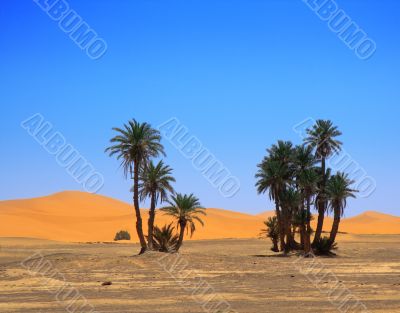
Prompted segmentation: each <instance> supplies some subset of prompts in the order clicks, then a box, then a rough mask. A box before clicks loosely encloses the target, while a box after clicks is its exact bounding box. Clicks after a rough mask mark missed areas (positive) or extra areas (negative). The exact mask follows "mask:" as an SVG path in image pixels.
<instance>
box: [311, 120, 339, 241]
mask: <svg viewBox="0 0 400 313" xmlns="http://www.w3.org/2000/svg"><path fill="white" fill-rule="evenodd" d="M307 134H308V137H307V138H305V140H304V143H305V144H308V145H309V146H310V147H312V148H314V149H315V155H316V157H317V158H318V160H320V161H321V175H322V179H321V182H320V186H319V194H318V199H317V209H318V224H317V229H316V231H315V237H314V242H313V244H314V243H316V242H317V241H318V240H319V239H320V238H321V233H322V227H323V225H324V217H325V213H326V209H327V199H326V195H325V186H326V182H327V177H326V159H327V158H328V157H329V156H331V155H332V154H333V153H335V152H339V151H340V150H341V145H342V143H341V142H340V141H338V140H336V139H335V137H338V136H340V135H341V134H342V133H341V132H340V131H339V130H338V128H337V127H336V126H334V125H333V123H332V122H331V121H330V120H317V121H316V123H315V125H314V126H313V127H312V128H311V129H307Z"/></svg>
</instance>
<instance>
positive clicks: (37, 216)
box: [0, 191, 400, 242]
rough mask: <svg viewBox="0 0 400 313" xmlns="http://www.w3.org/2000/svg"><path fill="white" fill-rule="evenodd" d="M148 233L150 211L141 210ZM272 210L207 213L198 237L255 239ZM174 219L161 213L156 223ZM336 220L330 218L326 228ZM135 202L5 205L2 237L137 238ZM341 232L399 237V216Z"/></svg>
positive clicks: (54, 198) (51, 199) (53, 198)
mask: <svg viewBox="0 0 400 313" xmlns="http://www.w3.org/2000/svg"><path fill="white" fill-rule="evenodd" d="M142 213H143V225H144V230H145V231H147V217H148V211H147V210H142ZM272 214H273V212H271V211H268V212H264V213H261V214H259V215H250V214H244V213H238V212H232V211H227V210H222V209H211V208H210V209H207V216H206V217H204V221H205V227H201V226H200V225H198V227H197V230H196V233H195V235H194V236H193V239H221V238H254V237H257V236H258V234H259V232H260V229H261V228H263V223H262V222H263V220H265V219H266V218H267V217H268V216H271V215H272ZM170 222H171V219H170V218H169V217H166V216H164V215H163V214H161V213H158V214H157V217H156V224H158V225H164V224H166V223H170ZM330 224H331V220H330V219H329V218H328V219H327V229H329V227H330ZM134 225H135V217H134V211H133V207H132V205H131V204H128V203H125V202H122V201H118V200H115V199H112V198H108V197H105V196H100V195H93V194H89V193H84V192H77V191H66V192H61V193H57V194H54V195H50V196H46V197H41V198H34V199H21V200H10V201H0V236H1V237H34V238H43V239H52V240H60V241H80V242H82V241H112V240H113V238H114V235H115V233H116V232H117V231H119V230H121V229H126V230H128V231H129V232H130V233H131V235H132V237H133V238H132V239H133V240H135V241H136V240H137V237H136V231H135V227H134ZM340 231H343V232H349V233H356V234H398V233H400V218H399V217H394V216H390V215H385V214H380V213H376V212H366V213H364V214H362V215H360V216H357V217H353V218H350V219H345V220H343V223H342V225H341V229H340Z"/></svg>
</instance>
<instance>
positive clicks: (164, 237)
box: [153, 223, 179, 252]
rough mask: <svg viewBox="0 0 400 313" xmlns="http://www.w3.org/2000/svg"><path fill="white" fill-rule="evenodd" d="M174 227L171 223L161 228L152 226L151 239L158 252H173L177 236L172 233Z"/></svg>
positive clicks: (177, 239)
mask: <svg viewBox="0 0 400 313" xmlns="http://www.w3.org/2000/svg"><path fill="white" fill-rule="evenodd" d="M174 230H175V227H173V226H172V223H171V224H169V225H164V226H163V227H162V228H159V227H157V226H156V227H154V232H153V239H154V243H153V244H154V248H155V249H156V250H157V251H160V252H175V251H176V247H177V244H178V241H179V236H178V235H177V234H174Z"/></svg>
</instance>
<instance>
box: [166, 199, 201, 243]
mask: <svg viewBox="0 0 400 313" xmlns="http://www.w3.org/2000/svg"><path fill="white" fill-rule="evenodd" d="M167 202H168V204H169V206H166V207H163V208H161V211H162V212H164V213H165V214H166V215H169V216H172V217H173V218H174V219H175V220H176V221H177V224H178V227H179V230H180V235H179V242H178V245H177V250H179V248H180V247H181V245H182V242H183V237H184V233H185V230H186V231H187V232H188V233H190V235H191V236H192V235H193V233H194V232H195V230H196V222H198V223H199V224H200V225H202V226H203V225H204V222H203V220H202V219H201V218H200V215H203V216H204V215H207V214H206V212H205V209H204V208H203V207H202V206H201V204H200V201H199V199H198V198H196V197H195V196H194V195H193V194H190V195H186V194H184V195H183V194H180V193H178V194H177V195H175V196H172V197H171V200H168V201H167Z"/></svg>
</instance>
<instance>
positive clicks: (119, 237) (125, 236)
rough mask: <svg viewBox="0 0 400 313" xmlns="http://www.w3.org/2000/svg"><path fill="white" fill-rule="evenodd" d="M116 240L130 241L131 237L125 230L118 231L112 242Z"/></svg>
mask: <svg viewBox="0 0 400 313" xmlns="http://www.w3.org/2000/svg"><path fill="white" fill-rule="evenodd" d="M118 240H131V235H130V234H129V232H128V231H126V230H120V231H119V232H118V233H116V234H115V237H114V241H118Z"/></svg>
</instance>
